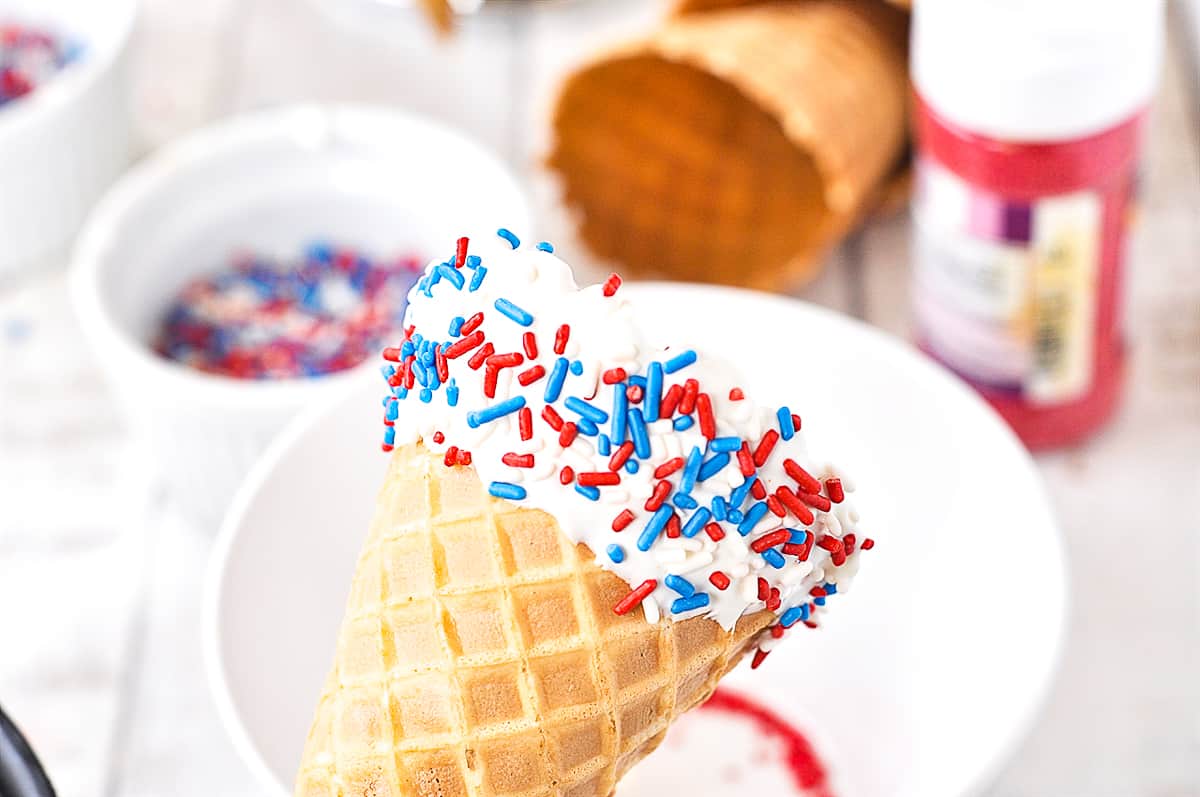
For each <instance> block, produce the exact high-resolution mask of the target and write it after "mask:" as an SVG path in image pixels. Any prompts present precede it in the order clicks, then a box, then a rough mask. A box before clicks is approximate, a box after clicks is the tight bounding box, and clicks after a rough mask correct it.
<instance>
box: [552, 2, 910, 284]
mask: <svg viewBox="0 0 1200 797" xmlns="http://www.w3.org/2000/svg"><path fill="white" fill-rule="evenodd" d="M705 5H712V3H711V2H710V3H707V4H705ZM905 26H906V17H905V15H904V14H903V13H902V12H900V11H897V10H895V9H893V8H890V7H889V6H887V5H886V4H884V3H880V2H878V1H877V0H859V1H858V2H853V1H852V0H812V2H803V3H800V2H795V3H767V4H758V5H752V6H749V7H745V8H733V9H724V10H714V11H711V12H708V13H703V14H687V15H684V16H681V17H677V18H673V19H671V20H669V21H668V22H667V23H666V24H665V26H664V27H663V28H661V29H660V30H659V31H658V32H656V33H655V34H653V35H652V36H651V37H650V38H649V39H647V40H645V41H642V42H638V43H636V44H633V45H630V46H628V47H625V48H623V49H621V50H619V51H617V52H614V53H611V54H609V55H607V56H606V57H604V58H602V59H600V60H598V61H595V62H593V63H591V64H590V65H588V66H585V67H584V68H583V69H581V70H580V71H578V72H577V73H575V74H574V75H573V76H571V77H570V78H569V79H568V81H567V82H566V84H565V86H564V88H563V90H562V92H561V95H560V97H559V100H558V104H557V107H556V110H555V114H554V123H553V124H554V141H553V144H552V151H551V155H550V158H549V162H550V165H551V166H552V168H553V169H555V170H556V171H557V173H558V174H559V176H560V178H561V183H562V187H563V194H564V198H565V200H566V202H567V203H568V205H570V206H571V207H572V208H573V209H574V210H575V211H576V212H577V213H578V216H579V223H580V229H581V234H582V237H583V239H584V240H585V241H586V242H587V243H588V244H589V245H590V246H591V248H592V249H593V250H594V251H595V252H596V253H597V254H599V255H600V256H602V257H604V258H607V259H611V260H614V261H616V262H618V263H620V264H621V265H623V266H624V267H625V268H627V269H628V270H630V271H636V272H637V273H639V274H641V275H658V276H667V277H670V278H675V279H687V280H698V281H708V282H727V283H737V284H744V285H749V286H754V287H766V288H775V287H779V286H780V284H781V283H784V284H787V283H795V282H800V281H803V280H805V279H807V278H809V277H811V276H812V275H813V274H814V273H815V270H816V266H817V261H818V259H819V258H820V256H821V255H822V254H823V253H824V252H825V251H826V249H827V248H828V247H829V246H830V245H832V244H833V243H834V242H835V241H836V240H837V239H838V238H839V237H840V236H841V235H843V234H844V233H845V232H846V231H847V230H848V229H849V228H850V227H851V226H852V225H853V224H854V222H855V221H856V220H857V219H858V218H859V217H860V216H861V214H862V213H864V212H865V211H866V210H867V209H869V208H870V207H871V204H872V201H873V199H874V197H876V196H877V194H878V193H879V191H880V188H881V186H882V184H883V183H884V182H885V180H886V179H887V178H888V176H889V175H890V174H891V173H892V171H893V169H894V167H895V165H896V164H897V162H898V161H899V159H900V157H901V154H902V152H903V150H904V145H905V139H906V97H907V78H906V73H905V54H904V53H905V46H904V38H905Z"/></svg>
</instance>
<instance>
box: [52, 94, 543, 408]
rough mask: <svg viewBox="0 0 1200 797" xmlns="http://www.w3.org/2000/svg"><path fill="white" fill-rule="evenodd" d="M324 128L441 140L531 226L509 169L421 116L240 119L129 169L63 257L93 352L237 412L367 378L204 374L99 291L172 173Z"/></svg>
mask: <svg viewBox="0 0 1200 797" xmlns="http://www.w3.org/2000/svg"><path fill="white" fill-rule="evenodd" d="M330 129H333V130H339V131H347V130H348V131H352V135H351V136H349V137H348V138H350V139H352V140H360V141H361V140H370V141H378V140H386V141H391V142H394V141H396V140H400V139H399V138H398V130H399V129H404V130H408V131H412V130H417V131H423V132H424V133H426V134H427V135H428V136H429V137H433V136H436V137H438V138H440V139H442V140H444V141H449V142H451V146H452V147H454V148H456V149H458V150H459V151H463V152H470V153H471V154H472V155H473V156H474V157H475V158H476V159H478V160H480V161H481V162H484V163H489V164H491V166H492V168H493V169H494V171H495V174H494V179H495V180H496V181H498V183H500V184H501V185H502V187H503V189H504V190H505V191H506V192H507V193H509V194H511V196H512V197H513V198H514V199H515V200H516V201H517V202H518V205H517V206H516V207H514V208H512V210H511V211H510V213H511V216H512V217H513V224H523V225H524V226H525V227H526V228H529V227H530V226H531V225H532V216H533V214H532V211H531V210H530V204H529V200H528V198H527V196H526V194H525V192H524V190H523V189H522V187H521V183H520V181H519V180H518V179H517V178H516V176H515V174H514V173H513V172H512V170H511V169H510V168H509V166H508V165H507V164H506V163H505V162H504V161H503V160H502V159H501V158H500V157H499V156H498V155H496V154H495V153H493V152H491V151H490V150H488V149H487V148H486V147H485V146H483V145H482V144H480V143H478V142H476V141H475V140H474V139H472V138H471V137H469V136H467V135H466V134H464V133H462V132H461V131H459V130H457V129H456V128H453V127H451V126H449V125H446V124H444V123H442V122H439V121H436V120H434V119H430V118H429V117H425V116H421V115H420V114H415V113H412V112H409V111H403V110H400V109H393V108H387V107H383V106H373V105H355V104H332V105H322V104H299V105H289V106H283V107H279V108H270V109H266V110H259V111H252V112H249V113H245V114H240V115H238V116H235V117H231V118H229V119H225V120H221V121H218V122H216V123H213V124H211V125H207V126H205V127H202V128H200V129H198V130H196V131H194V132H191V133H188V134H187V135H185V136H183V137H182V138H180V139H178V140H177V141H175V142H172V143H171V144H169V145H167V146H166V147H164V148H163V149H161V150H159V151H158V152H155V153H154V154H152V155H150V156H149V157H147V158H146V159H145V160H143V161H142V162H141V163H138V164H137V165H135V166H134V167H133V168H131V169H130V170H129V171H128V172H126V173H125V175H123V176H122V177H121V178H120V179H119V180H118V181H117V183H116V184H115V185H114V186H113V187H112V188H110V189H109V191H108V192H107V193H106V194H105V195H104V197H103V198H102V199H101V200H100V202H99V203H98V204H97V205H96V207H95V208H94V209H93V211H92V212H91V214H90V215H89V217H88V219H87V221H86V222H85V224H84V228H83V231H82V232H81V233H80V235H79V238H78V241H77V243H76V245H75V249H74V253H73V256H72V258H71V269H70V271H71V273H70V281H71V293H72V300H73V302H74V304H75V308H76V311H77V312H78V314H79V317H80V322H81V324H82V326H83V328H84V330H85V331H86V332H87V333H88V334H89V336H90V337H92V339H93V340H94V346H95V347H96V348H97V349H100V350H105V349H109V350H114V351H119V352H120V353H122V354H123V355H124V356H125V357H127V358H129V359H131V360H132V361H135V362H137V363H138V367H139V368H141V369H142V370H143V372H144V373H149V374H153V375H154V378H155V379H157V380H159V381H160V382H161V383H162V384H163V385H165V386H167V387H168V388H170V389H172V390H173V391H175V392H176V394H177V395H189V396H191V397H192V398H195V399H199V400H202V401H205V402H207V403H212V404H217V405H223V406H237V407H239V408H242V409H247V408H249V409H274V408H276V407H277V406H278V405H279V404H281V403H283V404H289V403H292V402H294V401H304V400H305V399H307V398H310V397H311V396H313V395H315V394H317V393H319V392H322V391H325V390H330V389H333V388H334V387H336V386H338V385H343V384H349V383H350V382H352V381H353V380H354V379H355V378H356V377H358V376H359V375H361V374H362V373H364V372H365V371H374V370H375V369H376V366H377V361H376V360H374V359H372V358H368V359H367V360H366V361H365V362H363V363H360V364H358V365H355V366H353V367H351V368H347V369H345V370H343V371H338V372H335V373H331V374H325V375H322V376H318V377H294V378H286V379H262V380H255V379H236V378H233V377H227V376H220V375H216V374H209V373H205V372H203V371H199V370H196V369H194V368H189V367H187V366H185V365H181V364H179V363H176V362H173V361H171V360H168V359H166V358H164V357H160V356H159V355H158V354H156V353H154V352H153V351H152V350H151V349H150V348H149V347H148V346H147V345H146V343H145V342H144V341H143V340H141V339H139V338H138V337H137V336H135V335H132V334H130V333H129V331H128V330H127V329H126V328H125V327H124V326H123V325H122V324H120V323H118V322H117V321H116V320H115V319H114V317H113V315H112V314H111V313H110V309H109V307H108V305H107V303H106V302H105V301H104V300H103V298H102V297H103V291H102V290H101V289H100V282H101V271H102V269H103V264H104V263H105V262H106V257H105V253H106V252H107V251H109V250H110V249H111V245H112V242H113V239H114V238H115V237H116V235H117V234H118V232H119V231H120V230H121V229H122V227H123V226H124V225H125V224H126V218H127V215H128V214H129V213H130V211H131V210H133V209H134V208H136V207H138V206H140V205H142V204H144V203H146V202H148V201H152V199H153V197H154V196H155V195H156V194H158V193H159V191H160V189H161V188H162V187H163V186H164V185H169V184H170V183H171V182H172V181H173V180H174V179H175V177H176V175H177V174H178V172H180V171H181V170H185V169H188V168H190V167H195V166H196V164H201V163H204V162H205V161H207V160H210V159H212V158H216V157H221V156H224V155H228V154H231V153H236V152H237V151H238V150H240V149H241V148H243V147H244V146H245V145H246V144H247V143H250V142H261V141H263V140H264V139H266V140H271V139H276V140H282V139H286V140H289V141H306V140H311V139H312V138H313V133H314V131H322V130H330Z"/></svg>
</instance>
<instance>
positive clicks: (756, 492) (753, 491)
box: [750, 479, 767, 501]
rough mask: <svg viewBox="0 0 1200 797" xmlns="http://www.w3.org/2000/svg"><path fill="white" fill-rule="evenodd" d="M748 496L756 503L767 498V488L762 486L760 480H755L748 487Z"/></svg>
mask: <svg viewBox="0 0 1200 797" xmlns="http://www.w3.org/2000/svg"><path fill="white" fill-rule="evenodd" d="M750 495H752V496H754V498H755V500H758V501H761V500H763V499H764V498H766V497H767V488H766V487H765V486H764V485H763V483H762V479H755V480H754V484H752V485H750Z"/></svg>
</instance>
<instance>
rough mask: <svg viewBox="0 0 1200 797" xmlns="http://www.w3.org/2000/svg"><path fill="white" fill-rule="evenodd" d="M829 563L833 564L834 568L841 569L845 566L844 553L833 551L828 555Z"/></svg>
mask: <svg viewBox="0 0 1200 797" xmlns="http://www.w3.org/2000/svg"><path fill="white" fill-rule="evenodd" d="M829 561H831V562H833V566H834V567H841V566H842V565H844V564H846V552H845V551H834V552H833V553H831V554H830V555H829Z"/></svg>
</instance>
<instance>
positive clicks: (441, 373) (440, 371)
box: [433, 346, 450, 384]
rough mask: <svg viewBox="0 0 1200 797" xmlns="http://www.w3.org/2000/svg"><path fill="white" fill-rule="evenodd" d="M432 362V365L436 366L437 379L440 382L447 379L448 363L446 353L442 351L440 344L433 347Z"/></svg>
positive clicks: (448, 375)
mask: <svg viewBox="0 0 1200 797" xmlns="http://www.w3.org/2000/svg"><path fill="white" fill-rule="evenodd" d="M433 363H434V367H435V368H437V375H438V381H439V382H442V383H443V384H444V383H446V382H447V381H449V379H450V363H448V362H446V355H445V353H444V352H443V351H442V347H441V346H436V347H434V350H433Z"/></svg>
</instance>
